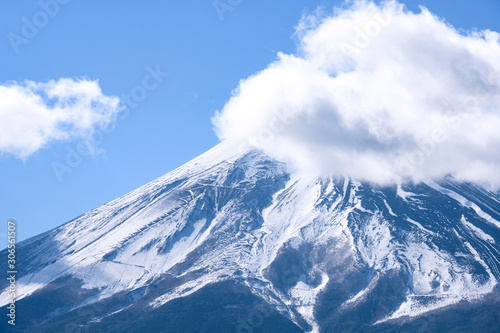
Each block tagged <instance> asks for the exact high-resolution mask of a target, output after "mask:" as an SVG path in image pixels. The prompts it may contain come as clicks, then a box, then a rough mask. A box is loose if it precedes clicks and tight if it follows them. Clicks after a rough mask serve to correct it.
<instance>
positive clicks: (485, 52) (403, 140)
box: [213, 1, 500, 186]
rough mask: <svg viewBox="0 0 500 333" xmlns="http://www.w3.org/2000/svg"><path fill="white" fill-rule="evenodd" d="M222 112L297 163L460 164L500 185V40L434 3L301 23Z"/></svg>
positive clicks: (367, 166) (364, 176)
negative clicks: (433, 8) (285, 50)
mask: <svg viewBox="0 0 500 333" xmlns="http://www.w3.org/2000/svg"><path fill="white" fill-rule="evenodd" d="M296 35H297V39H298V45H299V49H298V52H297V54H292V55H285V54H278V59H277V60H276V61H275V62H273V63H272V64H270V65H269V66H268V67H267V68H266V69H264V70H263V71H261V72H259V73H257V74H255V75H253V76H251V77H249V78H247V79H246V80H243V81H241V82H240V85H239V87H238V88H237V89H236V90H235V91H234V92H233V96H232V98H231V99H230V100H229V102H228V103H227V104H226V105H225V106H224V108H223V109H222V110H221V111H220V112H217V113H216V115H215V117H214V118H213V123H214V125H215V130H216V132H217V134H218V136H219V138H220V139H222V140H239V141H245V142H249V143H251V144H252V145H254V146H256V147H259V148H261V149H263V150H264V151H265V152H266V153H268V154H269V155H270V156H272V157H275V158H277V159H280V160H283V161H286V162H288V163H290V165H292V166H293V167H295V168H299V169H302V170H305V171H310V172H315V173H318V172H319V173H329V174H342V175H348V176H351V177H354V178H357V179H360V180H368V181H372V182H376V183H382V184H387V183H391V182H395V181H402V180H408V178H411V180H413V181H420V180H423V179H426V178H428V177H432V178H439V177H443V176H446V175H452V176H454V177H456V178H458V179H460V180H464V181H474V182H481V183H488V184H491V185H496V186H499V185H500V43H499V40H500V38H499V34H498V33H496V32H492V31H476V32H469V33H465V32H459V31H457V30H456V29H454V28H453V27H452V26H451V25H449V24H447V23H446V22H445V21H444V20H442V19H440V18H438V17H436V16H434V15H432V14H431V13H430V12H429V11H428V10H427V9H425V8H422V10H421V12H420V13H412V12H409V11H408V10H407V9H406V8H405V7H404V6H403V5H401V4H399V3H397V2H387V3H385V4H382V5H375V4H373V3H371V2H364V1H358V2H355V3H351V5H350V7H348V8H344V9H336V10H335V11H334V13H333V14H332V15H329V16H328V15H319V14H315V15H310V16H306V17H304V18H303V19H302V21H301V22H300V23H299V25H298V27H297V33H296Z"/></svg>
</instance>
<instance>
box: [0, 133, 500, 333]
mask: <svg viewBox="0 0 500 333" xmlns="http://www.w3.org/2000/svg"><path fill="white" fill-rule="evenodd" d="M499 242H500V196H498V194H495V193H492V192H490V191H488V190H486V189H483V188H480V187H478V186H475V185H473V184H463V183H462V184H460V183H455V182H453V181H452V180H441V181H439V182H436V181H432V180H429V181H426V182H425V183H421V184H416V185H411V184H406V185H404V184H402V185H397V186H390V187H380V186H375V185H370V184H366V183H361V182H358V181H356V180H353V179H349V178H342V177H336V178H335V177H320V178H313V177H310V176H304V175H300V174H298V173H294V172H289V171H287V168H286V166H285V164H283V163H281V162H278V161H275V160H272V159H270V158H268V157H266V156H265V155H263V154H262V153H260V152H258V151H254V150H251V149H248V150H241V149H239V147H238V146H234V145H232V144H230V143H227V142H223V143H221V144H219V145H218V146H216V147H215V148H213V149H212V150H210V151H208V152H207V153H205V154H203V155H201V156H200V157H198V158H196V159H194V160H192V161H191V162H189V163H187V164H185V165H183V166H182V167H180V168H178V169H176V170H174V171H172V172H170V173H168V174H166V175H165V176H163V177H160V178H158V179H157V180H155V181H153V182H151V183H149V184H147V185H145V186H143V187H141V188H138V189H137V190H135V191H132V192H130V193H128V194H126V195H124V196H122V197H121V198H118V199H116V200H113V201H111V202H109V203H107V204H105V205H103V206H101V207H99V208H96V209H94V210H92V211H90V212H88V213H86V214H84V215H82V216H80V217H78V218H76V219H75V220H73V221H70V222H68V223H66V224H64V225H62V226H60V227H58V228H56V229H54V230H52V231H49V232H46V233H44V234H41V235H39V236H37V237H34V238H31V239H28V240H26V241H24V242H21V243H20V244H19V247H18V253H19V256H20V261H21V262H20V264H19V272H20V273H19V278H18V282H17V285H18V300H19V302H20V303H21V304H28V305H29V304H31V303H30V302H35V301H37V302H38V301H40V299H43V297H50V293H47V290H51V289H50V288H58V289H57V290H65V292H67V293H68V294H69V295H70V298H69V299H67V300H65V301H61V303H60V305H58V306H54V308H50V309H47V310H46V311H45V312H43V311H42V313H38V315H37V316H35V318H32V319H31V321H29V322H27V323H26V327H25V329H26V330H28V331H29V330H30V329H31V330H34V331H37V330H38V331H43V329H44V327H49V326H47V325H49V324H50V325H62V326H61V327H64V325H67V324H68V323H67V322H68V320H66V319H64V318H65V316H69V315H70V314H71V313H76V312H78V311H80V312H81V309H86V308H89V307H92V306H94V309H95V308H96V307H97V308H98V310H95V311H94V310H93V311H92V316H90V317H89V318H84V316H80V317H81V318H80V319H78V320H77V319H72V320H73V321H74V320H76V321H77V322H78V327H79V328H80V329H83V328H85V329H88V330H89V332H90V331H92V328H93V327H99V325H104V323H107V322H109V320H110V319H111V320H112V319H113V318H118V316H120V314H123V313H128V312H127V311H130V309H133V308H139V307H140V309H141V311H143V312H144V313H150V312H154V311H155V310H156V309H162V308H164V306H166V305H168V304H171V302H173V301H174V300H181V299H189V297H190V296H192V297H194V295H198V294H199V293H200V292H202V290H205V289H206V288H208V287H209V286H213V285H215V284H217V283H223V282H225V281H233V282H235V283H237V285H239V286H241V288H246V289H248V290H249V291H250V293H251V294H252V295H253V296H256V297H257V299H259V300H261V301H263V302H264V303H265V304H267V305H268V306H270V307H271V308H272V309H274V310H276V311H277V313H279V314H280V315H282V316H284V317H285V318H287V319H288V320H290V321H291V322H293V324H294V325H296V326H297V327H300V328H301V329H302V330H303V331H312V332H320V331H321V332H328V331H330V329H332V327H336V326H335V325H340V323H344V322H345V320H346V319H345V318H346V316H347V317H348V316H358V317H359V318H360V319H359V325H360V326H359V327H361V325H370V327H377V326H380V325H384V324H387V323H392V322H395V321H397V320H405V321H407V320H412V318H417V317H419V316H423V315H426V314H428V313H430V312H432V311H435V310H437V309H447V308H449V307H450V306H453V305H457V304H463V302H468V303H471V304H472V303H474V302H480V301H481V299H483V298H484V297H485V296H487V295H491V294H495V293H498V289H497V288H498V287H497V285H498V279H500V248H499V247H498V243H499ZM2 253H3V254H5V251H4V252H2ZM3 254H2V255H3ZM1 265H5V264H4V263H2V264H0V266H1ZM0 269H2V270H4V271H5V270H6V267H4V266H1V267H0ZM65 279H71V281H78V283H80V285H79V286H78V288H77V290H78V291H77V292H74V291H73V289H72V288H73V287H74V285H73V284H69V282H64V281H68V280H65ZM61 281H63V282H61ZM0 287H1V288H2V290H3V291H2V292H1V294H0V305H1V306H4V305H6V304H7V303H8V297H7V289H6V287H7V282H5V281H2V282H0ZM72 292H73V293H76V294H77V295H78V297H76V296H74V295H75V294H72ZM44 295H45V296H44ZM47 295H48V296H47ZM72 295H73V296H72ZM117 295H127V297H126V301H120V302H118V301H114V303H106V302H107V300H111V299H112V300H115V299H118V296H117ZM72 297H73V298H72ZM70 299H71V301H70ZM97 304H112V305H107V306H102V305H99V306H97ZM366 309H370V310H369V311H366ZM80 312H78V313H80ZM368 312H369V313H368ZM359 313H363V314H362V315H357V314H359ZM354 314H356V315H354ZM144 316H145V315H144ZM144 316H143V317H140V318H136V319H133V320H131V321H133V322H134V323H135V322H139V321H141V320H145V319H144ZM51 323H57V324H51ZM344 324H345V323H344ZM44 325H45V326H44ZM332 325H333V326H332ZM345 325H347V324H345ZM351 325H353V324H351ZM356 325H357V324H356ZM50 327H54V326H50ZM55 327H59V326H55ZM167 327H168V324H167ZM359 327H358V328H359ZM96 331H99V330H96ZM117 331H119V330H117ZM124 331H126V330H124Z"/></svg>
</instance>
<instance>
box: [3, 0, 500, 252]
mask: <svg viewBox="0 0 500 333" xmlns="http://www.w3.org/2000/svg"><path fill="white" fill-rule="evenodd" d="M45 2H50V1H42V3H45ZM61 2H62V1H61ZM66 2H67V3H66V4H60V6H59V9H58V10H57V13H55V15H54V16H53V17H48V20H47V22H46V24H43V25H41V27H40V28H38V31H37V32H36V33H34V34H33V35H34V36H33V37H30V38H27V42H26V43H24V44H20V45H18V50H17V51H18V52H15V49H14V48H13V47H12V44H11V42H10V41H9V38H8V35H9V33H12V32H13V33H16V34H18V35H22V33H21V29H22V27H23V24H24V23H23V17H25V18H26V19H27V20H28V21H32V20H33V16H34V15H35V16H36V15H37V13H39V12H40V11H42V10H43V9H42V7H41V5H40V3H39V2H37V1H22V2H20V1H19V2H18V1H9V2H7V3H5V4H3V10H2V11H1V12H0V36H3V37H1V38H0V59H1V60H2V66H1V70H0V82H1V83H5V82H8V81H17V82H22V81H24V80H32V81H36V82H46V81H48V80H52V79H53V80H57V79H59V78H62V77H69V78H82V77H86V78H89V79H98V80H99V85H100V87H101V88H102V91H103V93H104V94H105V95H113V96H118V97H122V98H123V97H124V96H126V95H130V94H131V92H132V91H133V90H134V89H136V87H138V86H139V87H140V86H142V85H143V80H144V78H145V76H146V75H148V73H149V71H151V70H155V69H157V68H159V69H160V71H161V72H168V76H166V77H162V80H161V82H159V84H158V85H157V87H155V88H154V89H152V90H151V91H148V92H147V96H146V97H145V98H144V100H142V101H140V102H137V103H136V104H137V105H134V107H133V108H129V109H128V110H127V112H128V115H126V116H121V117H119V118H118V120H117V121H116V124H115V126H114V128H113V129H112V130H110V131H108V132H107V133H105V134H104V135H103V136H102V138H101V139H99V141H100V143H99V144H98V148H99V149H101V150H102V152H100V153H98V154H96V155H94V156H88V157H86V156H84V157H83V158H82V159H81V161H78V162H77V163H75V164H77V165H76V166H75V167H72V168H71V170H72V171H71V172H67V173H64V174H63V175H62V176H61V175H60V176H59V177H58V176H57V174H56V173H55V172H54V169H53V166H54V163H65V161H66V158H67V155H68V151H72V150H75V149H76V146H77V144H78V142H79V140H70V141H66V142H54V143H52V144H49V145H47V146H46V147H44V148H43V149H40V150H38V151H37V152H35V153H34V154H33V155H31V156H29V157H27V158H26V159H25V160H21V159H19V158H16V157H14V156H12V155H9V154H6V153H4V154H2V155H0V168H1V169H0V170H1V173H0V220H1V221H4V223H5V229H6V224H7V220H8V219H13V220H15V221H17V222H18V240H22V239H26V238H28V237H31V236H34V235H36V234H38V233H41V232H43V231H46V230H49V229H51V228H54V227H56V226H58V225H60V224H63V223H65V222H67V221H68V220H71V219H73V218H75V217H77V216H78V215H80V214H83V213H85V212H86V211H88V210H90V209H92V208H95V207H98V206H99V205H101V204H104V203H106V202H108V201H110V200H112V199H115V198H117V197H119V196H121V195H123V194H125V193H127V192H128V191H130V190H133V189H135V188H137V187H139V186H141V185H144V184H145V183H147V182H149V181H151V180H153V179H155V178H157V177H159V176H161V175H163V174H165V173H167V172H168V171H170V170H173V169H174V168H176V167H178V166H180V165H182V164H183V163H185V162H187V161H189V160H190V159H192V158H194V157H196V156H197V155H199V154H201V153H203V152H204V151H206V150H207V149H209V148H211V147H212V146H214V145H216V144H217V143H218V139H217V137H216V135H215V134H214V132H213V129H212V124H211V121H210V119H211V117H212V116H213V115H214V112H215V110H220V109H221V108H222V107H223V106H224V104H225V103H226V102H227V100H228V99H229V98H230V96H231V90H232V89H234V88H235V87H237V85H238V82H239V80H240V79H243V78H245V77H248V76H249V75H251V74H253V73H255V72H257V71H259V70H261V69H263V68H265V67H266V65H268V64H269V63H270V62H272V61H273V60H275V59H276V54H277V52H278V51H281V52H284V53H293V52H294V50H295V42H294V40H293V38H292V35H293V33H294V27H295V25H296V24H297V23H298V21H299V19H300V18H301V16H302V14H303V13H304V12H311V11H313V10H314V9H315V8H316V7H318V6H324V7H325V8H331V7H333V6H334V5H338V4H340V3H341V2H340V1H293V0H288V1H282V0H279V1H272V2H270V1H260V0H259V1H257V0H254V1H248V0H243V1H241V2H239V4H237V3H238V2H237V1H232V2H231V3H233V4H237V5H230V4H229V2H227V0H222V1H221V2H222V3H225V4H227V6H229V7H231V10H228V11H226V12H224V13H223V15H222V17H223V19H222V20H221V16H220V15H219V14H220V13H218V12H217V11H216V10H215V8H214V5H213V2H212V1H196V2H195V3H194V4H193V2H186V1H168V2H167V1H147V2H140V1H121V2H111V1H108V2H103V1H94V0H90V1H77V0H73V1H66ZM404 3H405V4H406V5H407V6H408V7H409V8H410V9H411V10H415V11H418V5H419V4H421V5H424V6H426V7H428V8H429V9H430V10H431V12H433V13H435V14H437V15H439V16H441V17H444V18H446V20H447V21H448V22H450V23H451V24H453V25H454V26H455V27H457V28H463V29H471V28H474V27H476V28H479V29H491V30H495V31H500V23H499V20H498V17H500V1H497V0H496V1H494V0H479V1H475V2H474V3H472V2H470V1H444V0H434V1H411V0H408V1H404ZM229 7H227V8H229ZM0 112H1V110H0ZM0 234H1V236H2V237H1V238H0V246H5V245H6V239H5V232H2V230H1V229H0Z"/></svg>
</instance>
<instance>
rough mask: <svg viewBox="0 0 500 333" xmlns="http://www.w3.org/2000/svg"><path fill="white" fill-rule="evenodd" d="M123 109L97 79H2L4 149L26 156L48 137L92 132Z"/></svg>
mask: <svg viewBox="0 0 500 333" xmlns="http://www.w3.org/2000/svg"><path fill="white" fill-rule="evenodd" d="M121 109H122V107H121V106H120V100H119V99H118V98H117V97H114V96H106V95H104V94H103V93H102V91H101V88H100V87H99V83H98V81H97V80H94V81H91V80H87V79H79V80H75V79H70V78H61V79H59V80H57V81H49V82H44V83H40V82H33V81H25V82H23V83H18V82H8V83H6V84H0V152H2V153H6V154H10V155H13V156H15V157H17V158H20V159H25V158H27V157H28V156H30V155H31V154H33V153H35V152H36V151H38V150H39V149H41V148H43V147H45V146H46V145H48V144H49V143H52V142H56V141H66V140H71V139H75V138H87V137H90V136H91V135H92V133H93V132H94V129H95V128H96V127H97V126H102V127H105V126H109V125H111V124H112V123H113V122H114V120H115V116H116V114H117V113H118V112H119V111H120V110H121Z"/></svg>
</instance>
